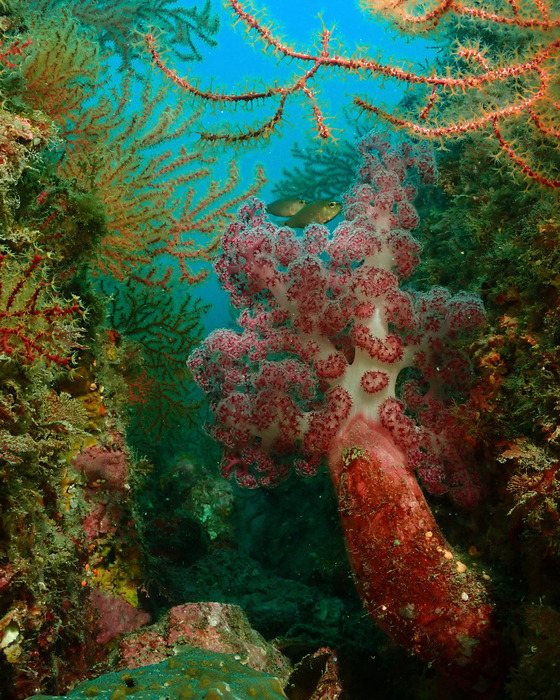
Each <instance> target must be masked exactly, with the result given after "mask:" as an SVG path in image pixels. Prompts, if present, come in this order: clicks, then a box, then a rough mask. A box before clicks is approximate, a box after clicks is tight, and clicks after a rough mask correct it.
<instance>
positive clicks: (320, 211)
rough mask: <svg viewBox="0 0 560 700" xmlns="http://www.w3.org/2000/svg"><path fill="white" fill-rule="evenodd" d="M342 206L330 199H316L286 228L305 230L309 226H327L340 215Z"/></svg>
mask: <svg viewBox="0 0 560 700" xmlns="http://www.w3.org/2000/svg"><path fill="white" fill-rule="evenodd" d="M341 210H342V204H341V203H340V202H334V201H332V200H330V199H316V200H315V201H314V202H309V204H306V205H305V206H304V207H303V208H302V209H300V210H299V211H298V212H297V213H296V214H294V215H293V216H291V217H290V218H289V219H288V220H287V221H286V222H285V224H286V226H291V227H292V228H305V227H306V226H307V225H308V224H313V223H316V224H326V223H327V221H330V220H331V219H334V217H335V216H337V215H338V214H340V212H341Z"/></svg>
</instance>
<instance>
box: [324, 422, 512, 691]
mask: <svg viewBox="0 0 560 700" xmlns="http://www.w3.org/2000/svg"><path fill="white" fill-rule="evenodd" d="M328 462H329V469H330V472H331V476H332V479H333V483H334V486H335V490H336V494H337V497H338V500H339V506H340V514H341V519H342V527H343V530H344V536H345V539H346V547H347V550H348V556H349V559H350V563H351V566H352V569H353V571H354V576H355V580H356V585H357V588H358V591H359V593H360V596H361V598H362V600H363V603H364V606H365V608H366V610H367V612H368V613H369V614H370V616H371V617H372V618H373V620H374V621H375V622H376V624H377V625H378V626H379V627H381V629H383V630H384V631H385V632H386V633H387V634H388V635H389V636H390V637H391V638H392V639H394V640H395V641H396V642H398V643H399V644H401V645H403V646H404V647H406V648H408V649H410V650H412V651H414V652H415V653H416V654H417V655H418V656H419V657H420V658H422V659H423V660H425V661H428V662H431V663H433V665H434V666H435V667H436V668H437V669H438V670H440V671H441V672H442V673H444V674H445V675H446V676H449V677H451V678H453V679H454V680H455V681H456V682H457V684H458V685H460V686H466V687H469V688H471V689H473V690H478V691H480V692H481V693H483V694H486V693H487V692H488V691H491V687H492V685H493V683H491V682H490V678H491V677H494V678H495V677H496V675H497V673H496V672H497V669H496V663H497V662H498V658H499V657H500V654H499V645H498V640H497V635H496V631H495V628H494V627H495V626H494V621H493V610H492V606H491V605H490V603H489V600H488V596H487V594H486V591H485V588H484V585H483V582H482V581H479V580H478V579H477V577H475V575H474V574H473V573H472V572H471V571H469V570H468V569H467V568H466V567H465V566H464V564H462V563H461V562H459V561H457V557H456V556H455V555H454V554H453V550H452V548H451V546H450V545H449V544H448V542H447V541H446V540H445V538H444V536H443V535H442V533H441V532H440V530H439V528H438V526H437V524H436V522H435V520H434V517H433V515H432V513H431V511H430V508H429V506H428V504H427V502H426V499H425V498H424V495H423V494H422V491H421V490H420V487H419V486H418V483H417V481H416V477H415V475H414V473H413V471H412V470H411V469H410V467H409V466H408V465H407V464H406V460H405V457H404V454H403V453H402V452H401V451H400V450H399V448H398V447H396V446H395V444H394V442H393V440H392V438H391V436H390V435H389V433H388V432H387V431H386V430H385V429H384V428H383V427H382V426H380V425H379V423H377V422H374V421H370V420H367V419H366V418H364V417H361V416H359V415H358V416H355V417H354V418H353V419H352V420H351V421H350V422H349V423H348V424H346V426H345V427H344V428H343V429H342V430H341V431H340V432H339V433H338V434H337V436H336V437H335V438H334V439H333V440H332V442H331V446H330V449H329V454H328Z"/></svg>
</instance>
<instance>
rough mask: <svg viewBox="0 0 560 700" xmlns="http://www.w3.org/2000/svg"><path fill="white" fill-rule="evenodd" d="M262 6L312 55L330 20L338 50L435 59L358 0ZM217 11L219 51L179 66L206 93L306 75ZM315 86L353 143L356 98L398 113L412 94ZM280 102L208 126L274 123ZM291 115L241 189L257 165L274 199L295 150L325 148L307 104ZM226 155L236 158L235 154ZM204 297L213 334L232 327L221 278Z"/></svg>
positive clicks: (245, 174) (258, 150)
mask: <svg viewBox="0 0 560 700" xmlns="http://www.w3.org/2000/svg"><path fill="white" fill-rule="evenodd" d="M185 6H186V7H188V6H189V3H188V2H187V3H185ZM263 6H264V7H266V18H267V20H269V22H272V24H273V26H274V32H275V34H276V35H277V36H280V37H282V38H283V39H284V40H285V41H286V42H287V43H288V44H291V45H293V46H295V47H296V48H297V49H304V50H307V51H312V50H313V47H314V45H316V44H318V43H319V37H320V33H321V30H322V26H323V25H322V23H324V25H325V26H326V27H327V28H328V29H333V34H332V38H331V46H332V47H333V51H334V50H336V47H337V46H339V44H340V43H342V44H343V45H344V47H345V48H346V51H347V53H348V54H349V55H352V54H353V53H354V50H355V48H356V47H358V46H359V47H366V48H367V54H368V55H369V56H370V57H372V58H377V57H378V56H379V57H380V58H381V60H382V61H383V62H384V63H389V62H390V61H391V60H393V61H395V62H401V61H405V62H409V63H412V64H414V65H416V66H419V65H420V64H421V63H422V62H424V61H425V60H426V59H427V58H429V57H430V56H432V55H433V49H431V48H430V46H431V45H432V44H433V40H432V41H427V40H425V39H420V38H417V39H414V40H411V39H410V38H409V37H406V38H403V37H401V36H398V37H397V36H396V35H395V32H394V31H393V30H392V29H391V28H390V27H389V26H388V25H387V23H385V22H383V21H381V20H374V19H373V18H372V17H371V16H367V15H366V13H364V12H363V11H362V10H361V9H360V8H359V3H358V2H357V1H356V0H354V2H350V3H340V2H338V1H337V0H323V1H322V2H310V1H309V0H305V1H304V2H301V1H298V0H270V1H269V2H266V4H265V5H263V3H259V4H258V5H257V8H259V9H261V8H262V7H263ZM217 9H218V11H219V13H220V17H221V29H220V32H219V35H218V37H217V41H218V46H217V48H208V47H205V46H203V45H200V44H198V46H199V48H200V49H201V53H202V55H203V60H202V61H201V62H200V63H196V64H194V65H190V66H180V65H177V66H176V68H177V72H178V73H179V74H181V75H185V74H187V75H188V76H189V77H190V78H199V80H200V87H201V88H202V89H205V88H208V87H209V86H210V85H211V86H212V88H213V89H214V90H216V91H217V90H220V91H222V90H223V91H224V92H236V91H239V90H241V89H243V87H244V86H245V85H246V84H249V85H252V84H253V83H255V84H257V85H258V86H261V85H262V84H265V85H271V84H273V83H274V81H278V82H282V81H285V80H288V79H289V78H290V77H292V76H293V75H294V74H300V72H301V69H299V71H298V66H297V65H296V64H295V63H291V62H289V61H287V60H282V61H279V60H278V59H277V58H276V57H275V56H273V55H272V54H271V53H270V52H268V53H265V52H264V51H263V50H262V46H261V44H260V43H258V42H257V41H256V40H255V39H254V38H253V37H248V36H247V35H246V33H245V31H244V28H243V27H242V25H241V24H240V23H238V24H237V26H236V27H234V26H233V22H232V14H231V12H230V11H229V10H227V9H225V8H223V7H219V8H217ZM312 87H313V88H314V89H316V94H317V99H318V103H319V105H320V106H321V109H322V111H323V113H324V115H325V116H327V117H329V119H328V124H329V126H330V127H331V128H332V129H333V133H334V134H335V136H337V137H340V138H347V139H352V138H353V136H354V134H353V130H352V127H351V123H350V124H349V123H348V120H347V119H345V117H344V114H343V109H344V108H346V107H348V106H349V105H350V104H351V102H352V96H353V95H355V94H357V95H360V96H363V97H367V98H368V99H369V100H372V101H374V102H376V103H377V104H382V105H384V106H386V107H389V108H391V107H394V106H395V105H396V104H397V102H398V101H399V100H400V99H401V98H402V96H403V94H404V91H405V86H403V85H402V84H395V83H394V82H391V81H386V82H385V83H384V84H383V85H382V83H381V81H380V80H379V79H373V80H371V79H368V80H360V79H359V78H357V77H355V76H345V75H342V74H340V73H338V74H332V75H331V74H330V73H326V74H324V75H323V76H321V77H319V78H318V79H317V80H315V83H314V85H313V86H312ZM276 105H277V101H271V102H270V103H269V104H267V105H265V106H263V107H260V108H259V107H257V108H255V109H254V110H253V109H252V110H250V111H248V112H247V111H244V110H243V108H240V107H238V108H237V109H236V110H232V111H231V110H227V109H224V110H217V111H216V112H215V113H214V111H213V110H212V108H208V109H207V110H206V112H205V117H204V123H205V125H206V126H209V127H210V126H213V125H216V124H219V125H222V126H223V125H224V123H229V124H234V125H235V124H236V123H237V122H239V123H240V124H253V123H255V122H257V121H258V119H259V118H260V119H262V120H266V119H268V118H270V117H271V116H272V115H273V114H274V111H275V109H276ZM286 112H287V123H286V124H284V126H283V127H282V129H281V133H280V134H279V135H276V136H274V137H273V138H272V139H270V140H269V141H268V142H266V143H262V144H259V145H258V146H256V147H253V148H251V149H249V150H247V151H246V152H243V153H239V154H238V155H237V160H238V163H239V165H240V167H241V172H242V182H241V186H242V187H249V186H250V183H251V181H252V174H253V171H254V167H255V165H256V164H257V163H262V164H263V165H264V167H265V170H266V174H267V178H268V180H269V183H268V185H267V186H266V187H265V189H264V190H263V192H262V193H261V197H262V198H263V199H264V200H265V201H270V200H272V199H274V198H275V197H274V195H273V193H272V190H273V187H274V183H275V182H276V181H277V180H278V178H279V177H280V176H281V173H282V170H283V169H284V168H287V169H290V168H291V167H293V161H292V158H291V157H290V149H291V147H292V146H293V144H294V143H296V142H298V143H299V144H302V145H303V144H308V143H310V142H311V141H312V140H313V139H314V140H313V145H315V146H317V147H318V148H320V141H319V140H318V139H317V138H316V134H315V132H314V131H313V124H312V122H311V119H310V108H309V104H303V103H302V101H301V99H300V98H298V99H297V100H292V101H290V102H289V104H288V107H287V110H286ZM352 114H354V115H357V112H356V111H355V110H354V112H350V115H352ZM225 155H227V158H228V159H229V157H230V154H225ZM225 160H226V159H225V158H224V161H225ZM341 194H342V193H341ZM202 293H203V296H204V298H205V299H207V300H209V301H211V302H212V303H213V305H214V308H213V309H212V311H211V312H210V314H209V316H208V317H207V323H206V327H207V329H208V330H211V329H212V328H216V327H221V326H225V325H228V323H229V322H230V314H229V312H228V310H227V297H226V295H225V294H224V293H223V292H222V291H221V289H220V288H219V287H218V285H217V282H216V280H215V278H214V277H211V278H210V279H209V280H208V282H207V283H206V284H205V286H204V288H203V290H202Z"/></svg>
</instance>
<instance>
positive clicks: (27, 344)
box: [0, 249, 85, 368]
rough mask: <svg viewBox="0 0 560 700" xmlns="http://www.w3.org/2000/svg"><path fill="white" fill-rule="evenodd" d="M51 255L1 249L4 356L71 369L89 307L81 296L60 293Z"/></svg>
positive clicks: (0, 330) (0, 345)
mask: <svg viewBox="0 0 560 700" xmlns="http://www.w3.org/2000/svg"><path fill="white" fill-rule="evenodd" d="M49 267H50V262H49V256H48V254H46V253H43V252H41V251H40V250H38V249H37V250H35V252H34V254H33V253H32V254H30V255H29V257H27V256H25V257H19V256H16V255H15V254H13V253H12V252H11V251H8V250H6V249H0V353H1V355H0V357H1V358H2V359H10V360H16V361H19V362H21V363H22V364H24V365H32V364H38V363H41V362H42V363H44V364H46V365H47V366H58V367H61V368H62V367H68V366H69V365H70V364H71V362H72V354H73V352H74V351H75V350H76V349H78V348H80V347H82V346H81V345H80V344H79V338H80V328H79V325H78V321H80V320H81V319H82V318H83V317H84V314H85V311H84V310H83V308H82V307H81V306H80V302H79V299H78V298H77V297H72V298H71V299H69V300H66V299H63V298H61V297H59V296H58V294H57V292H56V290H55V288H54V285H53V281H52V280H51V279H49Z"/></svg>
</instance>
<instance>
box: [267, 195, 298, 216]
mask: <svg viewBox="0 0 560 700" xmlns="http://www.w3.org/2000/svg"><path fill="white" fill-rule="evenodd" d="M306 204H307V200H306V199H298V198H297V197H283V198H282V199H277V200H276V201H275V202H272V204H269V205H268V206H267V207H266V210H267V212H268V213H269V214H272V215H273V216H293V215H294V214H297V213H298V211H299V210H300V209H303V207H304V206H305V205H306Z"/></svg>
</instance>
